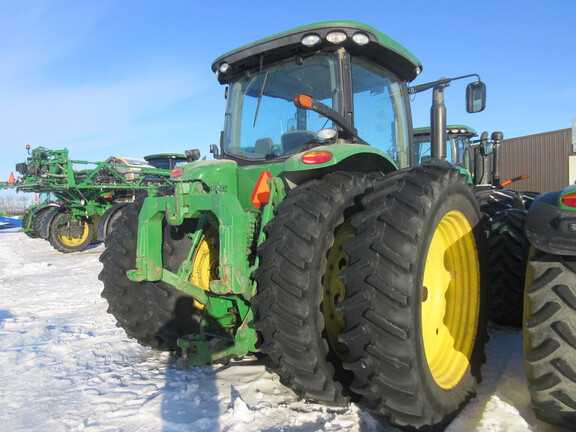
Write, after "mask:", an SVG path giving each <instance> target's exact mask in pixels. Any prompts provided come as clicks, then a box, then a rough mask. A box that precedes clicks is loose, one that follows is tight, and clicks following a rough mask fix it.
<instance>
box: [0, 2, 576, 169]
mask: <svg viewBox="0 0 576 432" xmlns="http://www.w3.org/2000/svg"><path fill="white" fill-rule="evenodd" d="M333 19H346V20H353V21H361V22H364V23H366V24H369V25H372V26H374V27H376V28H378V29H379V30H381V31H383V32H384V33H386V34H388V35H389V36H390V37H392V38H394V39H396V40H397V41H398V42H400V43H401V44H403V45H404V46H405V47H407V48H408V49H409V50H410V51H412V52H413V53H414V54H415V55H416V56H417V57H418V58H419V59H420V61H421V62H422V63H423V65H424V71H423V73H422V74H421V75H420V76H419V77H418V78H417V79H416V80H415V81H414V82H413V83H414V84H419V83H424V82H428V81H433V80H435V79H438V78H440V77H446V76H447V77H454V76H459V75H466V74H469V73H477V74H479V75H480V76H481V77H482V80H483V81H485V82H486V84H487V86H488V103H487V108H486V110H485V111H484V112H482V113H479V114H473V115H471V114H467V113H466V112H465V109H464V90H465V84H466V83H465V82H457V83H454V84H452V86H451V87H450V88H448V89H447V90H446V105H447V110H448V122H449V123H458V124H468V125H470V126H472V127H474V128H475V129H476V130H477V131H478V132H481V131H483V130H488V131H494V130H501V131H503V132H504V136H505V137H508V138H512V137H517V136H523V135H529V134H533V133H540V132H546V131H551V130H556V129H563V128H568V127H571V122H572V118H573V117H576V55H575V54H574V49H575V46H576V27H575V26H574V20H575V19H576V0H551V1H548V2H545V1H541V0H523V1H520V0H484V1H465V0H463V1H462V0H460V1H456V0H436V1H430V0H427V1H422V0H414V1H405V2H398V1H392V0H380V1H368V0H365V1H340V0H333V1H308V2H303V1H292V2H286V1H276V0H266V1H262V0H255V1H248V0H245V1H227V0H221V1H218V2H207V1H193V0H188V1H185V0H163V1H159V0H156V1H153V0H99V1H88V0H84V1H81V0H36V1H33V0H0V151H1V154H2V157H1V158H0V178H1V179H2V180H7V178H8V175H9V173H10V171H12V170H13V169H14V165H15V164H16V163H17V162H23V161H24V160H25V158H26V152H25V149H24V146H25V145H26V144H30V145H31V146H32V147H38V146H44V147H47V148H50V149H59V148H63V147H66V148H68V149H69V150H70V155H71V157H72V158H73V159H81V160H89V161H100V160H104V159H106V158H107V157H108V156H111V155H121V156H132V157H142V156H143V155H145V154H150V153H156V152H169V151H179V152H183V151H184V150H185V149H191V148H199V149H200V150H201V152H202V153H203V154H204V155H208V150H207V149H208V146H209V144H215V143H217V142H218V140H219V133H220V130H221V129H222V124H223V112H224V88H223V87H222V86H220V85H219V84H218V82H217V81H216V79H215V77H214V75H213V74H212V71H211V69H210V65H211V63H212V61H213V60H214V59H215V58H216V57H218V56H219V55H220V54H222V53H224V52H227V51H229V50H231V49H233V48H236V47H238V46H240V45H243V44H245V43H249V42H251V41H254V40H257V39H260V38H262V37H265V36H268V35H270V34H273V33H277V32H280V31H283V30H287V29H290V28H292V27H296V26H300V25H304V24H308V23H313V22H317V21H325V20H333ZM430 103H431V93H430V92H426V93H422V94H419V95H417V96H416V98H415V99H414V101H413V118H414V125H415V126H422V125H426V124H428V123H429V108H430Z"/></svg>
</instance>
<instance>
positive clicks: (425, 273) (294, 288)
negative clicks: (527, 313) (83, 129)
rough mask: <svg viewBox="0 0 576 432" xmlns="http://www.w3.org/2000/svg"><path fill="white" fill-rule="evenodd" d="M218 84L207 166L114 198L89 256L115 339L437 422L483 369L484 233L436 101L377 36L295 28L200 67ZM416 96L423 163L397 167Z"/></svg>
mask: <svg viewBox="0 0 576 432" xmlns="http://www.w3.org/2000/svg"><path fill="white" fill-rule="evenodd" d="M212 70H213V71H214V72H215V73H216V77H217V79H218V81H219V82H220V83H221V84H223V85H225V86H226V112H225V116H224V131H223V132H222V133H221V142H220V146H219V147H218V146H215V145H214V146H212V148H211V150H212V153H213V154H214V158H215V159H214V160H203V161H198V162H195V163H194V164H188V165H184V166H182V167H178V168H176V169H174V170H173V171H172V181H173V182H174V188H173V192H172V193H169V194H167V195H166V196H157V197H149V198H146V199H139V200H136V202H134V203H133V204H131V205H129V206H127V207H125V210H124V211H123V212H122V215H121V216H120V218H119V219H118V220H117V221H116V229H115V230H114V231H113V232H112V233H111V234H110V235H109V236H108V238H107V240H106V250H105V251H104V252H103V253H102V255H101V261H102V263H103V270H102V272H101V273H100V276H99V277H100V279H101V280H102V281H103V283H104V290H103V292H102V296H103V297H104V298H105V299H106V300H107V301H108V304H109V312H110V313H112V314H113V315H114V316H115V317H116V319H117V321H118V323H119V325H120V326H122V327H123V328H124V329H125V330H126V332H127V334H128V335H129V336H131V337H133V338H135V339H136V340H138V341H139V342H140V343H141V344H143V345H146V346H151V347H154V348H157V349H168V350H180V351H181V354H182V357H181V363H182V364H183V365H184V366H195V365H203V364H206V363H212V362H227V361H229V360H230V359H232V358H240V357H242V356H245V355H247V354H249V353H257V352H261V353H263V354H266V356H267V358H268V360H269V367H270V368H271V370H273V371H274V372H276V373H277V374H278V375H279V376H280V379H281V381H282V382H283V383H284V384H285V385H287V386H289V387H290V388H291V389H292V390H294V391H295V392H296V393H297V394H298V395H300V396H301V397H302V398H304V399H307V400H314V401H317V402H321V403H326V404H329V405H344V404H347V403H349V402H350V401H357V402H358V403H360V404H361V405H362V406H363V407H365V408H366V409H368V410H370V411H371V412H373V413H375V414H376V415H378V416H382V417H383V418H386V419H387V421H389V422H391V423H393V424H395V425H398V426H400V427H406V428H414V427H415V428H424V429H428V430H431V429H432V428H438V429H442V428H443V427H445V425H446V424H447V423H448V422H449V421H450V420H451V419H452V418H453V417H454V416H455V415H456V414H457V412H458V411H459V410H460V409H461V408H462V407H463V406H464V404H465V403H466V401H467V400H468V399H469V398H471V397H472V396H473V394H474V392H475V387H476V382H477V380H478V379H479V376H480V364H481V362H482V359H483V346H484V342H485V333H486V330H485V326H486V316H485V308H484V303H485V299H484V294H485V290H484V286H483V285H484V278H485V274H486V273H485V269H484V261H485V260H484V257H485V244H484V234H483V231H482V229H481V226H480V210H479V205H478V203H477V200H476V197H475V194H474V189H473V185H472V182H471V178H470V175H469V173H468V172H467V171H466V170H465V169H463V168H461V167H460V168H459V167H456V166H454V165H453V164H451V163H450V162H448V161H446V160H445V159H446V149H445V143H446V107H445V105H444V90H445V89H446V87H447V86H448V85H449V84H450V83H451V82H452V81H454V80H455V79H460V78H471V77H475V78H473V79H474V81H473V82H471V83H470V84H468V87H467V107H468V111H469V112H478V111H481V110H482V109H484V105H485V86H484V83H482V82H481V81H480V79H479V77H477V75H467V76H464V77H458V78H453V79H449V78H443V79H440V80H437V81H434V82H431V83H428V84H421V85H418V86H414V87H408V86H407V84H408V83H409V82H411V81H412V80H413V79H414V78H416V77H417V76H418V74H419V73H420V71H421V70H422V66H421V64H420V62H419V61H418V60H417V59H416V57H414V56H413V55H412V54H411V53H410V52H409V51H408V50H407V49H405V48H404V47H403V46H401V45H400V44H398V43H397V42H396V41H394V40H392V39H391V38H389V37H388V36H386V35H385V34H383V33H381V32H380V31H378V30H376V29H374V28H372V27H369V26H366V25H364V24H360V23H354V22H348V21H334V22H323V23H318V24H313V25H308V26H304V27H299V28H295V29H292V30H289V31H286V32H283V33H280V34H277V35H274V36H270V37H267V38H265V39H262V40H259V41H257V42H254V43H251V44H248V45H245V46H242V47H240V48H238V49H235V50H233V51H230V52H228V53H226V54H224V55H222V56H221V57H219V58H217V59H216V61H215V62H214V63H213V64H212ZM429 89H430V90H432V93H433V94H432V109H431V137H432V149H431V153H430V158H429V159H428V160H426V161H424V162H423V163H422V164H418V165H415V164H414V163H413V157H412V156H413V154H414V149H413V139H412V124H411V114H410V104H409V95H410V94H414V93H418V92H422V91H425V90H429Z"/></svg>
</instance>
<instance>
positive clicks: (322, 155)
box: [302, 151, 334, 165]
mask: <svg viewBox="0 0 576 432" xmlns="http://www.w3.org/2000/svg"><path fill="white" fill-rule="evenodd" d="M333 157H334V155H333V154H332V153H330V152H327V151H313V152H308V153H306V154H305V155H303V156H302V162H303V163H305V164H309V165H314V164H322V163H326V162H329V161H331V160H332V158H333Z"/></svg>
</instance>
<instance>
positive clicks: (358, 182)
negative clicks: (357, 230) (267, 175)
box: [253, 172, 375, 405]
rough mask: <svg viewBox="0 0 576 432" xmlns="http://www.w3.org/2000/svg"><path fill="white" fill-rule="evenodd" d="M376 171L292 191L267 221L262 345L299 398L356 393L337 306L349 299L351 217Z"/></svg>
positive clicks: (343, 399)
mask: <svg viewBox="0 0 576 432" xmlns="http://www.w3.org/2000/svg"><path fill="white" fill-rule="evenodd" d="M374 180H375V177H374V176H370V175H363V174H356V173H344V172H336V173H332V174H328V175H326V176H325V177H324V178H322V179H319V180H311V181H309V182H307V183H304V184H302V185H300V186H298V187H297V188H296V189H293V190H292V191H291V192H290V194H289V195H288V197H287V198H286V199H285V200H284V201H282V202H281V203H280V204H279V205H278V207H277V209H276V213H277V214H276V217H275V218H274V219H272V221H271V222H270V223H269V224H268V225H267V226H266V228H265V230H266V233H267V239H266V241H265V242H264V244H263V246H262V247H261V248H260V250H259V252H258V255H259V257H260V260H261V261H260V266H259V268H258V270H257V271H256V272H255V274H254V276H255V278H256V281H257V283H258V294H257V295H256V296H255V297H254V299H253V302H254V304H255V305H256V306H257V307H258V314H259V320H258V321H257V324H256V329H257V330H258V331H259V332H260V334H261V335H262V338H263V342H262V345H261V346H260V349H261V351H262V352H263V353H265V354H267V355H268V356H269V358H270V361H271V369H272V371H273V372H276V373H277V374H278V375H279V376H280V381H281V382H282V383H283V384H284V385H286V386H287V387H289V388H291V389H292V390H293V391H295V392H296V393H297V394H298V395H299V396H301V397H303V398H305V399H309V400H314V401H318V402H322V403H325V404H328V405H345V404H347V403H348V402H349V401H350V399H352V398H355V395H352V394H351V393H350V391H349V389H348V385H349V381H350V379H351V376H350V373H349V372H347V371H345V370H344V369H343V368H342V358H343V357H345V356H346V347H345V346H343V345H342V344H341V343H340V342H339V341H338V335H339V333H340V331H341V330H342V328H343V327H344V321H343V317H342V315H341V314H340V313H339V312H338V311H337V304H338V302H340V301H341V300H342V299H343V298H344V297H345V292H344V287H343V285H342V284H341V283H340V282H339V280H338V273H339V272H340V271H341V270H342V269H343V268H345V267H346V265H347V264H348V257H347V255H346V254H345V253H344V252H343V250H342V245H343V244H344V243H345V242H346V241H347V240H349V239H350V238H351V237H353V236H354V230H353V229H352V226H351V225H350V223H349V219H350V218H351V217H352V215H354V214H355V213H357V212H358V211H360V209H361V205H360V197H361V196H363V195H364V194H365V193H366V191H367V190H368V189H370V188H371V187H372V185H373V184H374Z"/></svg>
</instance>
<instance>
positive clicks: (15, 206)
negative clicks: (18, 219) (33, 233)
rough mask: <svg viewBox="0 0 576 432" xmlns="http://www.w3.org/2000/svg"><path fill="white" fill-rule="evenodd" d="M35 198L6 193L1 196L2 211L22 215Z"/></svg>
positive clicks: (0, 209) (0, 205) (0, 211)
mask: <svg viewBox="0 0 576 432" xmlns="http://www.w3.org/2000/svg"><path fill="white" fill-rule="evenodd" d="M33 202H34V200H33V197H31V196H26V195H20V196H17V195H6V196H0V213H3V214H8V215H21V214H24V212H26V210H28V207H30V206H31V205H32V204H33Z"/></svg>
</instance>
